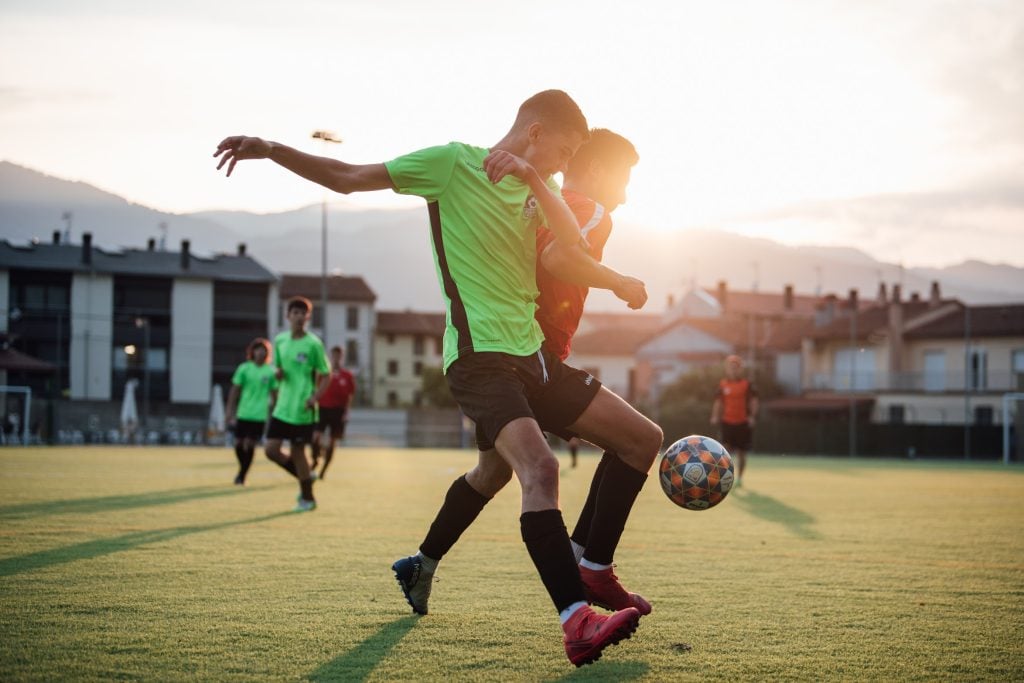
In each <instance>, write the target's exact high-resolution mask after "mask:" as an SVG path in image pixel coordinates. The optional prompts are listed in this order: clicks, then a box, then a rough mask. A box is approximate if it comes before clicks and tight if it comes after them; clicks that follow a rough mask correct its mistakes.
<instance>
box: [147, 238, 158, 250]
mask: <svg viewBox="0 0 1024 683" xmlns="http://www.w3.org/2000/svg"><path fill="white" fill-rule="evenodd" d="M146 251H156V238H155V237H150V238H149V239H148V240H146Z"/></svg>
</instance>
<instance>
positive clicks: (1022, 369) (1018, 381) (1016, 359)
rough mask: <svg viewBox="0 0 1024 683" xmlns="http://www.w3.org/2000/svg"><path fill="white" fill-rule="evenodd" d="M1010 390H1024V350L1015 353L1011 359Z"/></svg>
mask: <svg viewBox="0 0 1024 683" xmlns="http://www.w3.org/2000/svg"><path fill="white" fill-rule="evenodd" d="M1010 372H1011V373H1012V374H1011V375H1010V388H1011V389H1012V390H1015V391H1021V390H1022V389H1024V349H1022V350H1020V351H1014V352H1013V355H1012V356H1011V357H1010Z"/></svg>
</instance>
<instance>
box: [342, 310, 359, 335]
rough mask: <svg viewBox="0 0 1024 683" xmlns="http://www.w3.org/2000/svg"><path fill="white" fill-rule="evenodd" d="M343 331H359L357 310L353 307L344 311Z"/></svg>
mask: <svg viewBox="0 0 1024 683" xmlns="http://www.w3.org/2000/svg"><path fill="white" fill-rule="evenodd" d="M345 329H348V330H358V329H359V309H358V308H356V307H355V306H349V307H348V308H347V309H346V310H345Z"/></svg>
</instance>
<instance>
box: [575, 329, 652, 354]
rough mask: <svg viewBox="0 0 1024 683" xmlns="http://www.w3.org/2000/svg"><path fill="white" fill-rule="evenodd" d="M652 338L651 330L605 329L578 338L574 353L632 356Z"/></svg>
mask: <svg viewBox="0 0 1024 683" xmlns="http://www.w3.org/2000/svg"><path fill="white" fill-rule="evenodd" d="M650 337H651V330H649V329H645V328H643V327H639V328H636V327H626V326H616V327H603V328H600V329H596V330H593V331H592V332H587V333H585V334H581V335H578V336H576V337H575V338H574V339H573V341H572V352H573V353H576V354H587V355H592V356H632V355H633V353H634V352H635V351H636V350H637V347H639V346H640V345H641V344H642V343H644V342H645V341H647V340H648V339H649V338H650Z"/></svg>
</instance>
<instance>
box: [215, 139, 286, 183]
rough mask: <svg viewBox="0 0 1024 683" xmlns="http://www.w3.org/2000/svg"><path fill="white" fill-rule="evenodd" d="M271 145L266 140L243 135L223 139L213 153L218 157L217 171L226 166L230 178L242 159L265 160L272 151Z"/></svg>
mask: <svg viewBox="0 0 1024 683" xmlns="http://www.w3.org/2000/svg"><path fill="white" fill-rule="evenodd" d="M273 147H274V146H273V145H272V144H271V143H269V142H267V141H266V140H263V139H260V138H251V137H247V136H245V135H235V136H232V137H230V138H224V139H223V140H222V141H221V143H220V144H219V145H217V151H216V152H214V153H213V156H214V157H215V158H216V157H220V163H219V164H217V170H218V171H219V170H220V169H221V168H223V166H224V164H227V165H228V176H229V177H230V176H231V171H233V170H234V169H235V164H237V163H238V162H239V161H242V160H243V159H266V158H267V157H268V156H270V150H271V149H273Z"/></svg>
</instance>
